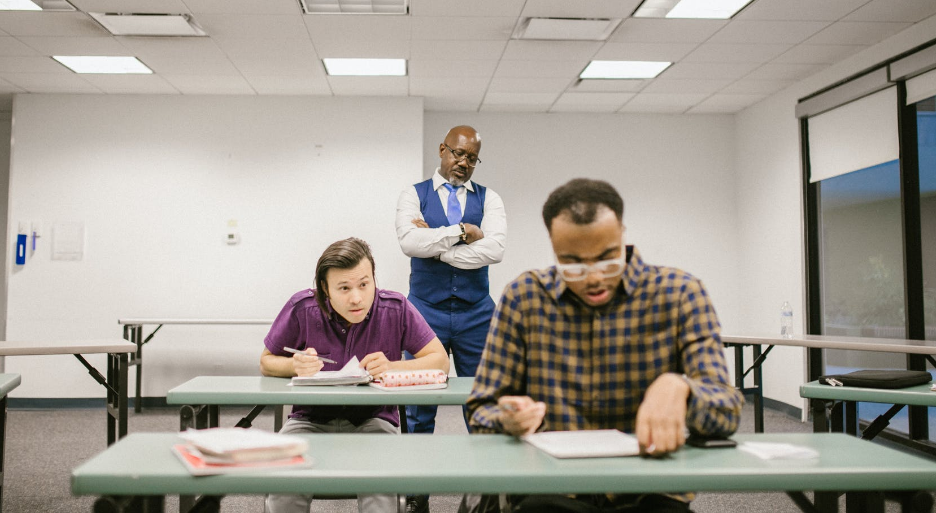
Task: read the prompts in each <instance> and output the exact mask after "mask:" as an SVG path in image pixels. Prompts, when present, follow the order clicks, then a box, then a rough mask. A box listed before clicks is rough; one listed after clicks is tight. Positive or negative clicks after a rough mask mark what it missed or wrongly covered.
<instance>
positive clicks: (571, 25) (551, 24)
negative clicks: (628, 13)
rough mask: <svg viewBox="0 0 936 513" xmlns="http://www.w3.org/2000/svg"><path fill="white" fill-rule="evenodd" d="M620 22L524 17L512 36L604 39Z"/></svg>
mask: <svg viewBox="0 0 936 513" xmlns="http://www.w3.org/2000/svg"><path fill="white" fill-rule="evenodd" d="M620 23H621V19H620V18H600V19H588V18H526V19H524V20H522V21H521V22H520V23H518V24H517V28H516V30H514V33H513V36H512V37H513V39H548V40H556V41H604V40H605V39H607V38H608V36H610V35H611V33H612V32H614V29H615V28H617V26H618V25H619V24H620Z"/></svg>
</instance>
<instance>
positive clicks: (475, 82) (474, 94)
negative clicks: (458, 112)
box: [409, 77, 488, 103]
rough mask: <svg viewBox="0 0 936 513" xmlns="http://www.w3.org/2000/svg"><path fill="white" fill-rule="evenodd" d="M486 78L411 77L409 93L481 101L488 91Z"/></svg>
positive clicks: (429, 96) (428, 96)
mask: <svg viewBox="0 0 936 513" xmlns="http://www.w3.org/2000/svg"><path fill="white" fill-rule="evenodd" d="M487 85H488V81H487V80H486V79H469V80H465V79H459V78H415V77H412V78H410V82H409V94H410V95H411V96H422V97H426V98H446V97H450V96H452V97H454V96H459V97H462V98H463V99H464V98H473V99H475V100H476V101H477V102H478V103H480V101H481V98H483V97H484V93H485V92H486V91H487Z"/></svg>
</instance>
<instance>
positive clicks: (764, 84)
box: [719, 79, 796, 94]
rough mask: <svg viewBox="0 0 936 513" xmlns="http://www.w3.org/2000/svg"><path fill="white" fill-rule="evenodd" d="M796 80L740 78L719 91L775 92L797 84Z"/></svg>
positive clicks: (733, 92)
mask: <svg viewBox="0 0 936 513" xmlns="http://www.w3.org/2000/svg"><path fill="white" fill-rule="evenodd" d="M795 83H796V81H795V80H748V79H745V80H738V81H737V82H734V83H732V84H730V85H729V86H728V87H725V88H724V89H722V90H721V91H719V93H724V94H773V93H776V92H777V91H780V90H781V89H785V88H787V87H790V86H791V85H793V84H795Z"/></svg>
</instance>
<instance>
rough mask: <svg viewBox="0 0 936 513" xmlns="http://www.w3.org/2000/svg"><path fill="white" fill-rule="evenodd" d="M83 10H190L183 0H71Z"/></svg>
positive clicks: (163, 11)
mask: <svg viewBox="0 0 936 513" xmlns="http://www.w3.org/2000/svg"><path fill="white" fill-rule="evenodd" d="M69 2H70V3H71V4H72V5H74V6H75V8H77V9H78V10H79V11H82V12H112V13H140V14H154V13H158V14H185V13H188V12H190V11H189V8H188V7H187V6H186V5H185V2H183V1H182V0H69Z"/></svg>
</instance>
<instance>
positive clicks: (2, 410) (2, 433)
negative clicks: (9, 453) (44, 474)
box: [0, 396, 7, 510]
mask: <svg viewBox="0 0 936 513" xmlns="http://www.w3.org/2000/svg"><path fill="white" fill-rule="evenodd" d="M6 417H7V397H6V396H3V399H0V510H2V508H3V458H4V453H5V452H6Z"/></svg>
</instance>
